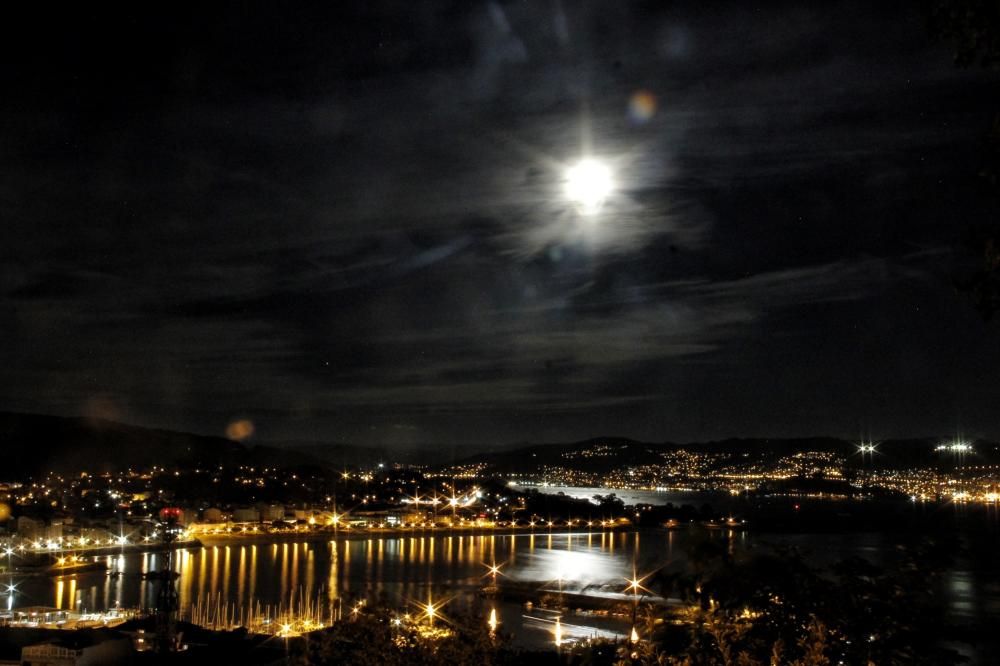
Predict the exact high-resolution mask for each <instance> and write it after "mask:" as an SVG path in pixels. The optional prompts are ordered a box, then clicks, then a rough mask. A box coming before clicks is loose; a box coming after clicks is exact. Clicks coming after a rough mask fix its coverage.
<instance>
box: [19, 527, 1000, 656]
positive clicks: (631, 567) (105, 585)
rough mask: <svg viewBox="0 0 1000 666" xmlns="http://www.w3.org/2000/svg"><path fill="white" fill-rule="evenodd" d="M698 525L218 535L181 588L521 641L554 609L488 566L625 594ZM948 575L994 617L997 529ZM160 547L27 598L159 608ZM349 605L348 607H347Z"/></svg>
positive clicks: (680, 557)
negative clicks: (380, 609)
mask: <svg viewBox="0 0 1000 666" xmlns="http://www.w3.org/2000/svg"><path fill="white" fill-rule="evenodd" d="M711 538H713V539H718V540H720V541H722V542H724V543H725V544H726V546H727V547H728V548H730V549H731V550H733V551H734V552H735V551H737V550H745V549H749V548H761V547H764V544H768V543H773V544H787V545H794V546H796V547H798V548H800V549H801V550H802V551H803V552H804V553H805V554H806V556H807V558H808V559H809V560H811V561H812V562H813V563H814V564H816V565H818V566H825V565H828V564H832V563H833V562H836V561H837V560H839V559H842V558H844V557H847V556H855V555H857V556H861V557H864V558H866V559H868V560H870V561H872V562H874V563H876V564H878V563H885V562H886V561H887V558H890V557H892V553H893V552H894V547H893V544H894V543H895V542H894V540H893V538H892V537H891V536H888V535H883V534H880V533H872V532H867V533H860V534H780V535H779V534H761V533H748V532H739V531H736V532H733V531H727V530H717V531H714V532H712V533H711ZM690 539H691V535H690V534H689V533H688V532H687V531H670V532H668V531H641V532H640V531H632V532H618V533H608V532H593V533H586V532H581V533H574V534H566V533H559V532H555V533H549V532H547V531H544V530H539V531H537V532H535V533H534V534H519V535H485V536H470V535H461V536H459V535H453V536H443V535H438V536H420V535H419V534H415V535H413V536H386V537H382V538H377V537H373V538H352V539H344V538H340V539H336V540H311V541H298V542H291V541H289V542H281V543H267V542H261V543H236V542H230V543H229V544H228V545H226V544H220V545H208V546H205V547H202V548H196V549H189V550H181V551H177V552H176V553H174V554H173V565H174V568H175V569H176V570H177V571H178V572H179V573H180V574H181V577H180V580H179V582H178V591H179V594H180V602H181V609H182V613H186V612H187V611H189V610H190V609H191V607H192V605H193V604H196V603H198V602H199V601H200V602H201V603H202V604H204V603H205V602H206V600H208V599H212V600H214V602H215V603H222V604H229V605H230V606H231V607H233V606H235V607H236V608H239V607H244V608H246V607H249V606H251V605H254V604H256V603H257V602H259V603H261V604H262V605H267V604H270V605H272V606H275V605H277V604H279V603H281V604H283V605H285V606H287V605H288V604H289V603H290V602H291V601H292V600H293V599H301V598H303V597H304V598H308V599H311V600H313V601H315V602H318V603H319V604H320V605H321V606H322V607H323V608H325V609H327V610H326V611H325V612H327V613H328V612H330V610H331V609H333V610H334V611H335V610H336V609H337V608H338V607H339V606H340V605H341V604H343V607H344V608H348V607H349V605H350V604H351V603H352V602H353V601H355V600H359V599H367V600H369V601H374V600H376V599H378V598H379V597H385V598H386V599H387V600H388V601H389V602H390V603H391V604H393V605H395V606H396V607H399V608H405V607H410V608H411V609H412V610H414V611H415V612H419V609H418V604H422V603H426V602H427V601H428V600H429V599H432V600H434V602H435V603H436V602H438V601H441V600H446V601H447V603H446V605H445V606H444V608H443V610H442V612H443V613H444V614H445V615H447V614H448V613H449V612H451V613H453V614H455V613H459V612H461V613H474V614H476V615H477V616H479V617H482V618H484V621H485V618H486V617H487V616H488V614H489V610H490V609H491V608H496V610H497V612H498V616H499V619H500V620H501V623H502V627H503V629H504V630H505V631H507V632H512V633H513V634H514V635H515V640H516V642H518V643H520V644H522V645H532V646H538V645H541V644H545V643H549V644H551V642H552V640H553V638H552V630H553V625H552V621H551V620H552V618H551V617H546V615H545V613H544V612H541V611H538V610H536V611H534V612H532V613H531V614H530V617H528V616H526V613H525V611H524V609H523V608H522V607H521V606H520V605H519V604H515V603H496V604H495V605H494V603H495V602H490V601H487V600H484V599H482V598H481V597H480V596H479V595H478V594H477V592H478V590H479V589H480V588H481V587H482V586H483V585H484V584H486V583H487V582H488V578H487V577H486V574H487V572H488V568H487V565H488V564H490V563H492V562H496V563H497V564H501V565H502V572H503V574H504V576H506V578H507V579H508V580H511V581H521V582H526V583H528V582H530V583H537V584H538V585H539V587H542V584H543V583H545V586H546V588H547V589H549V590H557V589H560V588H561V589H562V590H563V591H565V592H574V591H583V590H584V588H587V592H588V593H597V594H614V593H617V591H619V590H621V589H623V588H624V587H625V584H626V583H625V579H626V577H629V576H631V575H632V573H633V571H638V572H639V573H640V574H641V573H643V572H647V571H652V570H653V569H657V568H660V567H664V566H667V567H673V566H677V567H681V566H683V565H684V559H685V552H686V548H687V545H688V542H689V540H690ZM962 539H965V540H968V535H965V536H962V537H956V551H960V554H959V556H958V557H957V559H956V562H955V564H954V566H953V567H952V568H951V569H950V570H949V571H948V574H947V577H946V589H945V592H946V603H947V614H948V616H949V617H950V619H951V620H952V621H953V622H954V623H957V624H961V625H966V626H978V627H984V626H988V625H989V624H990V623H991V622H994V621H996V620H997V619H1000V561H998V560H997V558H995V557H994V553H995V547H993V546H995V544H993V546H991V545H990V543H989V538H988V537H987V538H986V540H985V541H984V540H983V539H980V547H979V548H968V547H963V548H958V546H959V541H961V540H962ZM163 557H164V555H163V554H158V553H145V554H128V555H123V556H106V557H103V558H101V559H103V560H104V561H106V562H107V564H108V566H109V567H111V568H114V569H117V570H120V571H122V572H123V573H122V575H121V576H120V577H111V576H107V575H104V574H80V575H77V576H74V577H69V578H65V579H60V580H51V579H45V578H35V579H26V580H24V581H21V582H20V584H19V586H18V590H19V591H18V596H17V598H16V599H15V602H14V604H15V605H16V606H27V605H45V606H55V607H59V608H74V609H76V610H100V609H105V608H111V607H114V606H116V605H120V606H123V607H137V606H146V607H148V606H151V605H153V603H154V595H155V589H154V587H153V586H152V585H151V584H150V583H147V582H144V581H143V580H142V579H141V574H142V573H143V572H146V571H150V570H155V569H158V568H159V567H160V566H161V563H162V559H161V558H163ZM345 612H346V611H345ZM564 621H565V622H566V624H565V625H563V635H564V637H565V638H571V637H588V636H592V635H605V636H610V635H615V634H622V633H624V632H627V631H628V626H625V623H624V622H621V621H615V620H609V619H607V618H584V619H580V618H576V617H571V618H565V619H564ZM954 647H956V648H957V649H960V650H962V651H963V652H965V653H967V654H968V655H969V656H970V657H972V659H973V661H972V662H971V663H976V664H987V663H1000V652H998V649H997V646H996V645H995V644H992V645H984V644H980V645H978V646H976V647H975V648H974V649H973V648H970V646H969V645H961V644H956V645H954Z"/></svg>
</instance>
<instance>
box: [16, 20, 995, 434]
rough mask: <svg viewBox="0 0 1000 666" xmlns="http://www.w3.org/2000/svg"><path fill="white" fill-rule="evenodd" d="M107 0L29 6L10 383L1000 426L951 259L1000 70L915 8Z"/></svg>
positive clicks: (496, 412)
mask: <svg viewBox="0 0 1000 666" xmlns="http://www.w3.org/2000/svg"><path fill="white" fill-rule="evenodd" d="M82 4H86V7H85V8H78V9H76V10H74V12H73V13H70V14H66V13H63V10H62V9H61V8H59V7H57V6H49V7H39V8H38V13H37V14H35V15H31V16H27V15H24V16H14V15H12V14H8V15H6V17H5V20H4V22H3V26H2V28H0V42H2V46H0V52H2V54H3V55H2V58H0V63H2V64H0V86H2V87H0V324H2V326H0V366H2V367H3V371H2V374H0V376H2V377H3V381H2V382H0V409H3V410H10V411H30V412H40V413H50V414H59V415H75V414H80V415H88V416H103V417H108V418H114V419H119V420H123V421H127V422H130V423H135V424H139V425H149V426H159V427H166V428H172V429H180V430H190V431H195V432H201V433H206V434H222V433H223V432H225V429H226V425H227V424H228V423H230V422H231V421H232V420H234V419H241V418H245V419H249V420H251V421H253V422H254V423H255V424H256V434H255V435H254V440H256V441H262V440H291V439H302V440H327V441H347V442H354V443H369V444H404V443H415V442H419V443H428V444H432V443H439V442H444V443H451V444H454V443H463V442H473V443H480V444H489V445H491V444H501V443H508V442H514V441H521V440H533V441H568V440H572V439H578V438H584V437H590V436H595V435H602V434H603V435H622V436H630V437H636V438H641V439H647V440H655V441H663V440H672V441H688V440H704V439H717V438H722V437H728V436H796V435H813V434H825V435H834V436H844V437H859V436H871V437H874V438H876V439H879V438H889V437H901V436H916V435H925V434H934V435H947V434H954V433H956V432H959V431H961V432H962V433H963V434H965V435H967V436H987V437H1000V423H998V420H997V419H998V411H997V406H998V405H1000V328H998V326H1000V322H996V321H993V322H984V321H983V319H982V318H981V317H980V316H979V315H978V314H977V312H976V311H975V309H974V308H973V307H972V305H971V304H970V303H969V300H968V298H967V297H966V296H964V295H963V294H960V293H956V291H955V289H954V288H953V286H952V279H953V276H954V274H955V271H956V266H957V265H959V264H961V262H962V261H963V258H962V255H961V252H960V251H959V248H960V245H961V242H962V239H963V237H964V235H965V234H966V232H967V230H968V228H969V227H970V225H974V224H977V223H980V222H982V221H986V220H989V219H991V218H992V216H994V215H995V213H996V211H995V210H994V209H992V208H991V206H992V204H991V203H990V202H989V201H988V200H987V199H986V198H985V196H984V195H983V194H982V193H981V188H980V187H979V186H978V184H977V182H976V180H977V179H976V176H975V174H976V171H977V169H978V167H979V160H980V153H981V147H982V137H983V135H984V133H985V132H986V131H987V130H988V129H989V126H990V123H991V121H992V114H993V112H994V111H996V110H997V109H998V108H1000V105H998V99H1000V95H998V94H997V86H996V85H995V78H994V79H991V78H990V76H989V75H988V73H986V72H983V71H980V70H977V69H975V68H972V69H968V70H964V69H959V68H956V67H955V66H954V64H953V62H952V57H951V52H950V49H949V47H948V45H935V44H933V43H932V42H931V40H930V38H929V37H928V31H927V29H926V26H925V24H924V17H923V16H922V15H921V13H920V11H919V9H918V8H916V7H915V5H916V3H910V2H900V3H869V2H858V3H834V2H829V3H791V4H788V5H776V4H767V3H765V4H761V3H749V2H742V1H741V2H733V3H728V4H726V3H703V2H692V3H668V2H662V3H661V2H635V3H626V2H610V1H609V2H596V1H592V2H575V1H570V0H562V2H560V1H559V0H546V1H537V2H474V1H469V2H465V1H455V2H412V1H410V0H399V1H396V2H365V3H361V2H358V3H348V2H328V3H317V4H316V5H315V6H314V7H311V8H310V7H307V6H306V5H305V4H304V3H261V4H259V5H254V4H245V3H232V4H230V5H225V4H222V3H219V4H213V5H211V6H210V5H209V3H199V4H197V5H192V6H188V7H185V6H183V5H181V4H178V3H162V4H159V5H156V6H154V5H153V4H152V3H149V4H146V3H137V4H143V5H144V8H141V9H140V8H133V9H130V10H128V11H123V12H113V11H111V10H108V9H101V8H99V7H98V3H82ZM812 5H816V6H815V7H814V6H812ZM875 5H877V7H876V6H875ZM807 6H808V8H807ZM133 12H143V13H133ZM639 91H647V93H648V94H647V95H645V96H642V97H638V98H637V97H635V93H637V92H639ZM650 95H652V96H653V97H655V100H656V104H655V109H654V107H653V105H651V104H650V103H649V101H650V100H651V99H652V98H651V97H650ZM630 100H631V101H632V102H633V104H632V105H631V106H630ZM636 100H639V101H640V102H642V101H645V105H643V104H641V103H640V104H635V102H636ZM585 153H586V154H590V155H592V156H596V157H598V158H600V159H602V160H604V161H605V162H606V163H607V164H609V165H610V166H611V169H612V170H613V174H614V175H613V177H614V181H615V183H616V189H615V191H614V192H613V193H612V195H611V196H610V197H609V198H608V199H607V201H606V202H605V203H604V206H603V208H602V209H601V210H600V212H599V213H597V214H595V215H585V214H582V213H581V211H580V210H578V208H576V207H575V206H574V205H573V204H572V203H570V202H569V201H567V199H566V197H565V195H564V191H563V187H564V184H563V180H564V171H565V169H566V167H567V166H568V165H570V164H572V163H573V162H574V161H575V160H577V159H578V158H580V156H581V155H582V154H585Z"/></svg>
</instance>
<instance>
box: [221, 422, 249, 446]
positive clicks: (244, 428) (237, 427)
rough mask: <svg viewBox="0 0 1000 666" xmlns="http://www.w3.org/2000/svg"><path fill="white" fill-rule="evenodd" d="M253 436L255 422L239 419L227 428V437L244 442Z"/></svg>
mask: <svg viewBox="0 0 1000 666" xmlns="http://www.w3.org/2000/svg"><path fill="white" fill-rule="evenodd" d="M252 434H253V421H250V420H249V419H238V420H236V421H233V422H232V423H230V424H229V425H227V426H226V437H228V438H229V439H232V440H235V441H237V442H242V441H243V440H244V439H246V438H248V437H250V435H252Z"/></svg>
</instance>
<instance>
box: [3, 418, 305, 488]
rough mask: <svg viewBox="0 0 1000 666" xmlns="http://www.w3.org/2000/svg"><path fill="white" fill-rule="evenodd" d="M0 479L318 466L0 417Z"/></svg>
mask: <svg viewBox="0 0 1000 666" xmlns="http://www.w3.org/2000/svg"><path fill="white" fill-rule="evenodd" d="M0 451H3V461H4V462H3V466H2V468H0V478H3V479H19V478H23V477H25V476H29V475H38V474H42V473H44V472H48V471H54V472H80V471H88V472H104V471H113V470H119V469H126V468H129V467H133V468H137V469H140V468H148V467H150V466H152V465H154V464H155V465H163V466H168V467H169V466H171V465H177V464H181V465H191V464H196V463H197V464H205V465H212V464H215V465H218V464H225V465H233V464H240V463H245V464H261V465H280V466H286V467H287V466H295V465H309V464H317V463H318V462H319V461H318V460H317V459H316V458H314V457H312V456H309V455H308V454H306V453H304V452H296V451H280V450H277V449H274V448H271V447H267V446H254V447H250V446H244V445H243V444H239V443H237V442H233V441H231V440H228V439H225V438H223V437H206V436H203V435H194V434H190V433H183V432H173V431H170V430H158V429H149V428H140V427H137V426H131V425H125V424H123V423H115V422H113V421H104V420H100V419H84V418H64V417H59V416H46V415H40V414H16V413H10V412H0Z"/></svg>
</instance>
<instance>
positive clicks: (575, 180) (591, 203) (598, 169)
mask: <svg viewBox="0 0 1000 666" xmlns="http://www.w3.org/2000/svg"><path fill="white" fill-rule="evenodd" d="M565 187H566V196H567V197H568V198H569V200H570V201H572V202H573V203H575V204H577V205H578V206H580V210H581V211H582V212H583V213H584V214H586V215H593V214H594V213H596V212H598V211H599V210H600V209H601V206H602V205H603V204H604V201H605V199H607V198H608V195H610V194H611V190H612V189H613V188H614V181H613V180H612V178H611V169H609V168H608V167H607V165H605V164H603V163H601V162H599V161H597V160H595V159H590V158H586V159H583V160H580V161H579V162H577V163H576V164H575V165H573V166H571V167H570V168H569V169H567V170H566V185H565Z"/></svg>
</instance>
